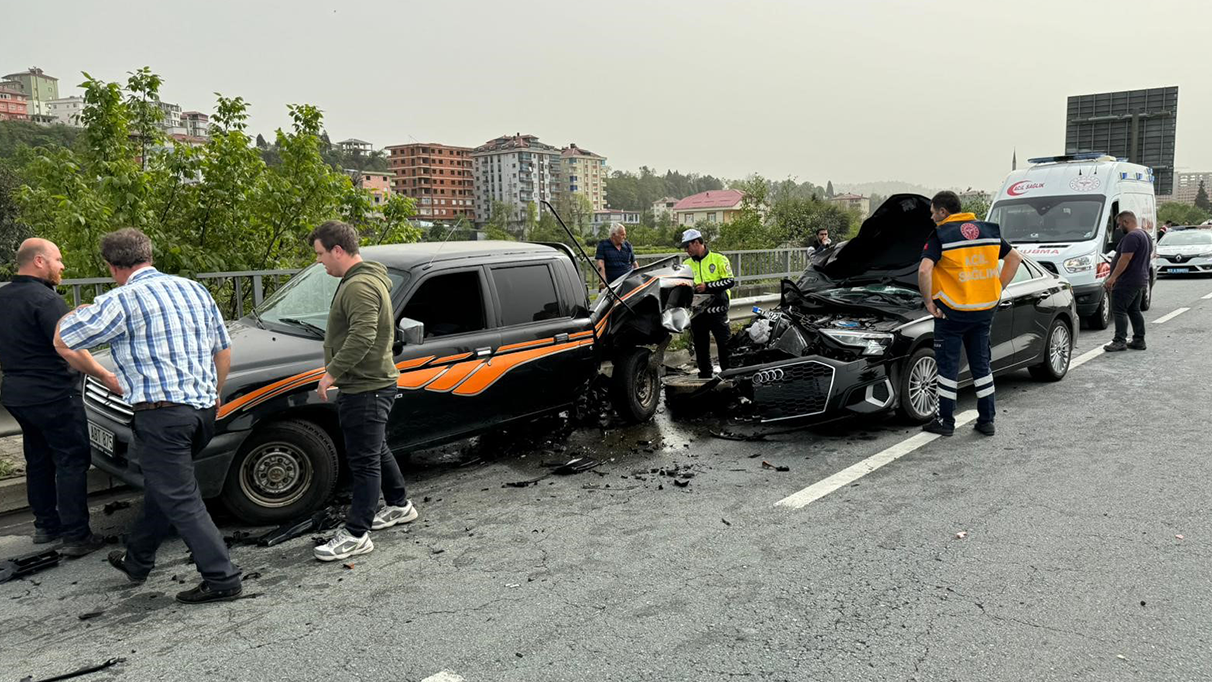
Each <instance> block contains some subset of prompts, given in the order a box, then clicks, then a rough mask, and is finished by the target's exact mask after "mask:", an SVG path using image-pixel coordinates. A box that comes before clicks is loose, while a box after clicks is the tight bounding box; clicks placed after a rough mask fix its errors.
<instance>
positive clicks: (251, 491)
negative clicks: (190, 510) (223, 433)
mask: <svg viewBox="0 0 1212 682" xmlns="http://www.w3.org/2000/svg"><path fill="white" fill-rule="evenodd" d="M337 472H338V462H337V448H336V445H335V444H333V442H332V438H330V437H329V435H328V433H327V432H325V431H324V429H322V428H320V427H319V426H317V425H316V424H313V423H312V422H308V421H301V420H287V421H280V422H273V423H270V424H266V425H265V426H262V427H261V428H259V429H257V431H256V432H255V433H253V434H252V435H251V436H249V437H248V439H247V440H245V441H244V444H243V445H242V446H241V447H240V452H239V453H237V454H236V458H235V459H234V460H233V461H232V463H231V467H230V468H229V469H228V471H227V481H226V482H225V483H224V485H223V493H222V494H221V495H220V500H221V501H222V502H223V506H225V507H227V509H228V510H229V511H231V513H232V514H234V515H235V516H236V517H237V518H238V519H240V520H241V521H245V522H247V523H251V524H254V525H269V524H277V523H282V522H284V521H289V520H291V519H294V518H297V517H299V516H302V515H304V514H307V513H310V512H313V511H315V510H316V509H319V508H320V507H321V506H323V505H324V503H325V502H327V501H328V499H329V497H331V496H332V492H333V488H335V487H336V485H337Z"/></svg>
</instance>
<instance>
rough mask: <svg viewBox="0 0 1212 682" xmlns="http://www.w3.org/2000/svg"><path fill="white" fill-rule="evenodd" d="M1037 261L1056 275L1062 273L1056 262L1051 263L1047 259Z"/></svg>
mask: <svg viewBox="0 0 1212 682" xmlns="http://www.w3.org/2000/svg"><path fill="white" fill-rule="evenodd" d="M1036 262H1037V263H1039V264H1040V265H1042V266H1044V269H1045V270H1047V271H1048V272H1051V273H1052V274H1054V275H1059V274H1060V272H1059V271H1057V269H1056V263H1049V262H1048V261H1046V260H1041V261H1036Z"/></svg>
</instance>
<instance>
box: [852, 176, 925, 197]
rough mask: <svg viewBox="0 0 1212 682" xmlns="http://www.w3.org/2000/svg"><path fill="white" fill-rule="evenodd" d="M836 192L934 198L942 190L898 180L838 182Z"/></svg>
mask: <svg viewBox="0 0 1212 682" xmlns="http://www.w3.org/2000/svg"><path fill="white" fill-rule="evenodd" d="M833 188H834V191H836V192H837V193H838V194H845V193H853V194H864V195H867V196H871V195H872V194H878V195H880V196H882V197H887V196H891V195H893V194H922V195H925V196H928V197H929V196H934V193H935V192H938V191H939V189H940V188H935V187H925V186H922V185H915V184H913V183H911V182H900V181H898V180H884V181H882V182H853V183H845V182H837V183H834V185H833Z"/></svg>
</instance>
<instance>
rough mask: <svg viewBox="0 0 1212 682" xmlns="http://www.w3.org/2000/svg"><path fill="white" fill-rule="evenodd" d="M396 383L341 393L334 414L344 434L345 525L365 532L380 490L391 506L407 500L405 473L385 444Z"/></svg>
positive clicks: (372, 518) (363, 533) (399, 504)
mask: <svg viewBox="0 0 1212 682" xmlns="http://www.w3.org/2000/svg"><path fill="white" fill-rule="evenodd" d="M396 394H397V389H396V387H394V386H392V387H391V388H384V389H380V390H378V391H367V392H365V393H342V394H341V396H340V397H339V398H337V415H338V417H340V419H341V433H342V434H343V435H344V436H345V461H346V463H347V464H349V474H350V479H351V480H350V482H349V488H350V490H349V492H350V496H351V497H352V498H353V499H351V500H350V503H349V514H348V515H347V516H346V517H345V529H346V530H348V531H349V532H350V533H352V534H354V535H358V536H361V535H365V534H366V531H368V530H370V524H371V522H372V521H374V517H375V512H376V511H378V507H379V491H380V490H382V491H383V498H384V500H385V501H386V502H387V504H389V505H392V506H393V507H403V506H404V505H405V504H407V503H408V494H407V491H406V490H405V489H404V475H403V474H401V473H400V465H399V463H397V462H396V458H395V456H394V455H392V454H391V449H390V448H388V447H387V418H388V416H389V415H390V414H391V408H392V406H393V405H394V404H395V402H396Z"/></svg>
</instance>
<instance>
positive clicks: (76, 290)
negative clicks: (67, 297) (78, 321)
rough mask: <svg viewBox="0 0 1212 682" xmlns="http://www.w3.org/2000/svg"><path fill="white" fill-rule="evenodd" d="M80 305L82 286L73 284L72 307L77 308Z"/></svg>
mask: <svg viewBox="0 0 1212 682" xmlns="http://www.w3.org/2000/svg"><path fill="white" fill-rule="evenodd" d="M78 305H80V285H79V284H73V285H72V307H73V308H75V307H76V306H78Z"/></svg>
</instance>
